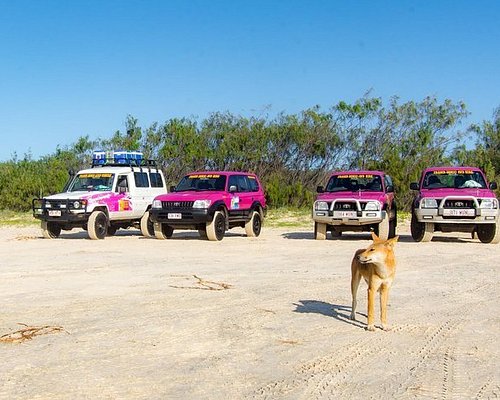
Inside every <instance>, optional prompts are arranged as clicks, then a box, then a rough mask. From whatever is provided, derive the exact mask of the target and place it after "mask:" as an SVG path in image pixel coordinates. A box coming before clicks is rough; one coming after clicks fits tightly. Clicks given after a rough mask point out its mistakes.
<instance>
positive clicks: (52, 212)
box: [49, 210, 61, 217]
mask: <svg viewBox="0 0 500 400" xmlns="http://www.w3.org/2000/svg"><path fill="white" fill-rule="evenodd" d="M60 216H61V210H49V217H60Z"/></svg>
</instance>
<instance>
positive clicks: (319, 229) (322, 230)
mask: <svg viewBox="0 0 500 400" xmlns="http://www.w3.org/2000/svg"><path fill="white" fill-rule="evenodd" d="M314 239H316V240H325V239H326V224H323V223H321V222H315V223H314Z"/></svg>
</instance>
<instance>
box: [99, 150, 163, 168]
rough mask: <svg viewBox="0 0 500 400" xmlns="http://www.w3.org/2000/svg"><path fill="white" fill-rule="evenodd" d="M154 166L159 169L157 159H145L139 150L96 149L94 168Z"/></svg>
mask: <svg viewBox="0 0 500 400" xmlns="http://www.w3.org/2000/svg"><path fill="white" fill-rule="evenodd" d="M127 166H128V167H130V168H133V167H139V168H141V169H142V167H148V168H150V167H154V168H156V169H158V167H157V165H156V161H155V160H151V159H144V158H143V154H142V153H141V152H139V151H125V150H120V151H101V150H97V151H94V153H93V154H92V166H91V167H92V168H95V167H127Z"/></svg>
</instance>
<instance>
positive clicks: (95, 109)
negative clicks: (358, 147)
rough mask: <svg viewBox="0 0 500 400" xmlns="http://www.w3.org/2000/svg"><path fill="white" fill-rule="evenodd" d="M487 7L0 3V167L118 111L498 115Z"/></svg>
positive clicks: (493, 5)
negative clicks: (395, 101)
mask: <svg viewBox="0 0 500 400" xmlns="http://www.w3.org/2000/svg"><path fill="white" fill-rule="evenodd" d="M499 15H500V2H499V1H494V0H491V1H481V0H478V1H460V0H453V1H438V0H436V1H404V0H400V1H344V0H343V1H333V0H332V1H318V0H309V1H293V0H280V1H272V0H267V1H264V0H263V1H250V0H248V1H243V0H241V1H239V0H233V1H226V0H219V1H218V0H204V1H200V0H198V1H197V0H191V1H189V0H185V1H167V0H165V1H154V0H150V1H127V0H116V1H93V0H85V1H83V0H82V1H77V0H73V1H63V0H60V1H50V0H43V1H23V0H20V1H17V0H16V1H11V0H0V132H1V134H0V137H1V145H0V160H7V159H9V158H10V157H11V156H12V155H13V153H14V152H17V154H18V155H19V156H22V155H23V154H24V153H26V152H31V153H32V155H33V156H34V157H35V158H37V157H39V156H40V155H45V154H49V153H52V152H53V151H55V149H56V146H57V145H60V146H65V145H69V144H71V143H73V142H75V141H76V139H77V138H78V137H80V136H83V135H89V136H90V137H91V138H97V137H109V136H111V135H112V133H114V132H115V131H116V130H122V131H123V129H124V124H125V120H126V117H127V114H131V115H132V116H134V117H136V118H138V119H139V124H140V125H141V126H147V125H149V124H151V123H152V122H155V121H158V122H164V121H166V120H167V119H169V118H172V117H183V116H187V117H198V118H204V117H206V116H207V115H208V114H209V113H210V112H214V111H226V110H227V111H230V112H233V113H236V114H244V115H251V114H259V113H261V112H262V111H263V110H264V109H266V110H268V111H269V112H271V113H277V112H280V111H285V112H289V113H294V112H298V111H301V110H304V109H306V108H308V107H311V106H314V105H316V104H319V105H321V106H322V107H323V108H324V109H327V108H328V107H330V106H331V105H333V104H335V103H337V102H338V101H340V100H345V101H354V100H356V99H358V98H360V97H362V96H363V95H364V94H365V93H366V92H367V91H369V90H371V95H373V96H380V97H382V98H383V99H384V100H385V101H387V100H389V98H390V97H391V96H394V95H397V96H400V97H401V99H403V100H421V99H422V98H424V97H425V96H427V95H431V96H437V97H438V99H441V100H442V99H445V98H450V99H452V100H454V101H459V100H462V101H464V102H465V103H466V104H467V106H468V109H469V111H470V112H471V115H470V118H469V121H468V122H480V121H482V120H485V119H491V116H492V113H493V110H494V109H495V108H496V107H498V106H500V51H499V50H500V49H499V46H500V24H499V23H498V16H499Z"/></svg>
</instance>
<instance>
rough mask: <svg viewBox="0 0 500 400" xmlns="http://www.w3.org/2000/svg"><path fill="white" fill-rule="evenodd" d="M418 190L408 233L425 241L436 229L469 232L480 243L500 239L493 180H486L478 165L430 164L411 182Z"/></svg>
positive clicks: (414, 188) (413, 188)
mask: <svg viewBox="0 0 500 400" xmlns="http://www.w3.org/2000/svg"><path fill="white" fill-rule="evenodd" d="M410 188H411V189H412V190H416V191H417V194H416V196H415V199H414V201H413V204H412V215H411V236H412V237H413V239H414V240H415V241H417V242H428V241H430V240H431V239H432V236H433V233H434V232H435V231H441V232H470V233H471V234H472V235H473V237H474V236H475V235H476V234H477V236H478V237H479V240H481V242H483V243H498V242H500V221H499V208H498V199H497V198H496V196H495V193H493V190H495V189H496V188H497V184H496V183H495V182H491V183H490V184H489V185H488V183H487V180H486V177H485V176H484V174H483V172H482V171H481V170H480V169H479V168H474V167H432V168H427V169H425V170H424V171H423V172H422V176H421V178H420V182H419V183H416V182H413V183H411V185H410Z"/></svg>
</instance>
